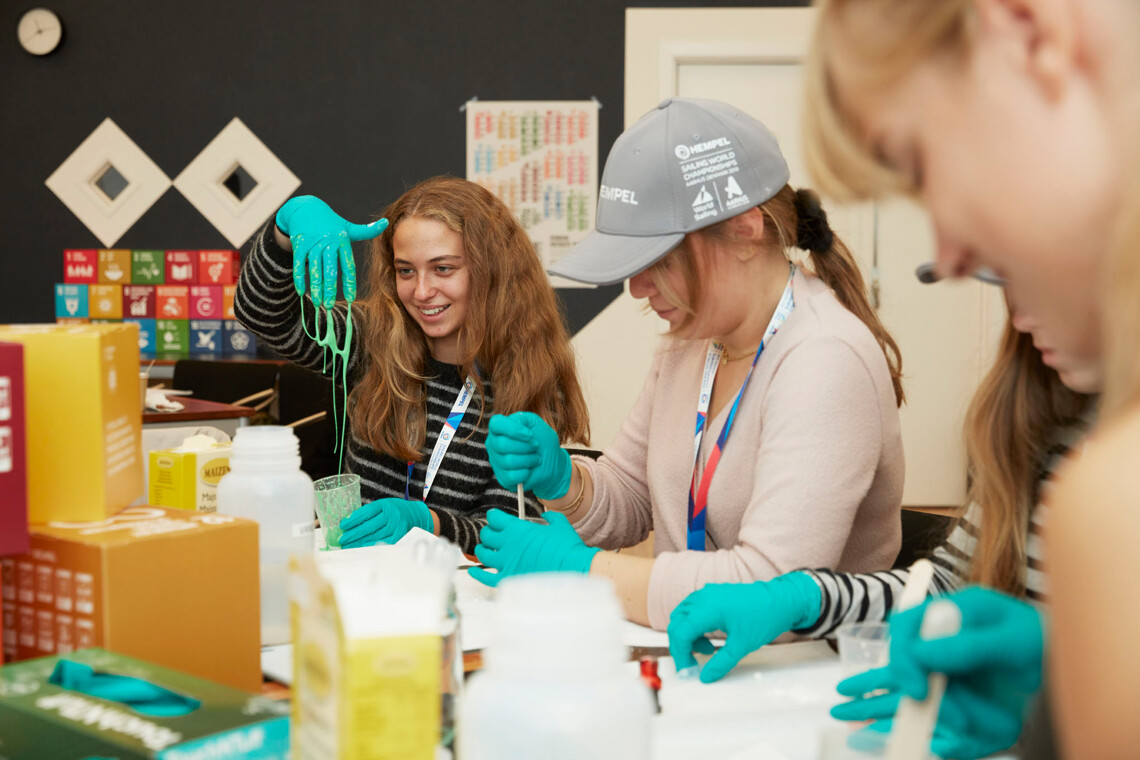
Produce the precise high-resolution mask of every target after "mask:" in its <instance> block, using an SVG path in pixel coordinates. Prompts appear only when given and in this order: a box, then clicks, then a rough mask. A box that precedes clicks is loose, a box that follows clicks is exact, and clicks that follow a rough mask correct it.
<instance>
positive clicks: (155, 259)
mask: <svg viewBox="0 0 1140 760" xmlns="http://www.w3.org/2000/svg"><path fill="white" fill-rule="evenodd" d="M131 282H133V283H134V284H136V285H161V284H163V283H164V282H166V253H165V252H164V251H131Z"/></svg>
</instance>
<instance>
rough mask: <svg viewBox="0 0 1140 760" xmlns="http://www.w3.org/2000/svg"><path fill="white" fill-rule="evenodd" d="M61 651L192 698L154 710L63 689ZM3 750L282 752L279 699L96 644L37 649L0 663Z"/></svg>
mask: <svg viewBox="0 0 1140 760" xmlns="http://www.w3.org/2000/svg"><path fill="white" fill-rule="evenodd" d="M62 659H67V660H71V661H73V662H78V663H82V664H83V665H86V666H88V667H90V668H91V669H93V670H94V671H95V672H96V673H103V674H109V675H118V676H127V677H130V678H137V679H140V680H142V681H146V682H148V683H151V684H154V685H155V686H158V687H160V688H163V689H166V690H167V691H171V692H174V693H176V694H178V695H181V696H183V697H186V698H189V699H191V700H195V701H196V702H198V705H197V707H196V708H195V709H193V710H191V711H190V712H188V713H186V714H183V715H174V716H156V715H150V714H147V713H146V712H145V711H140V710H135V709H132V708H131V707H128V706H127V705H124V704H122V703H120V702H115V701H111V700H106V699H101V698H99V697H96V696H91V695H89V694H85V693H83V692H81V691H74V690H69V689H64V688H62V687H60V686H57V685H56V684H55V683H53V682H52V681H53V680H54V679H52V673H53V671H55V669H56V667H57V665H58V663H59V661H60V660H62ZM0 685H4V686H6V687H9V688H3V689H0V725H7V726H13V727H14V726H19V730H18V731H16V730H14V731H6V732H5V736H4V749H3V752H4V756H5V757H12V758H16V757H29V758H30V757H36V758H90V757H113V758H117V760H138V759H139V758H166V759H168V760H207V759H208V760H237V759H238V758H256V759H257V760H286V759H287V758H288V757H289V717H288V715H287V711H288V706H287V705H286V704H282V703H278V702H274V701H273V700H271V699H268V698H266V697H262V696H259V695H256V694H250V693H248V692H245V691H239V690H237V689H231V688H228V687H226V686H221V685H219V684H216V683H210V682H209V681H206V680H202V679H200V678H194V677H192V676H188V675H186V674H185V673H182V672H178V669H168V668H164V667H160V666H158V665H155V664H153V663H149V662H144V661H142V660H138V659H134V658H131V657H124V656H122V655H120V654H116V653H113V652H107V651H104V650H102V649H89V650H86V651H83V652H75V653H73V654H69V655H66V657H58V656H56V657H44V658H41V659H37V660H30V661H28V662H22V663H20V664H18V665H8V666H6V667H5V668H4V669H3V670H0Z"/></svg>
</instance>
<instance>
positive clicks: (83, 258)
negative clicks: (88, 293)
mask: <svg viewBox="0 0 1140 760" xmlns="http://www.w3.org/2000/svg"><path fill="white" fill-rule="evenodd" d="M63 281H64V282H67V283H82V284H84V285H89V284H92V283H96V282H99V253H98V251H96V250H94V249H82V250H79V249H70V250H66V251H64V252H63Z"/></svg>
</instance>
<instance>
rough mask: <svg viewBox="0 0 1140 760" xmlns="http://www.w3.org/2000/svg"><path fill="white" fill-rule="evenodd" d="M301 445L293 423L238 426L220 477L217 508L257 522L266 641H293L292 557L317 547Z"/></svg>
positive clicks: (310, 484)
mask: <svg viewBox="0 0 1140 760" xmlns="http://www.w3.org/2000/svg"><path fill="white" fill-rule="evenodd" d="M299 446H300V444H299V442H298V441H297V436H296V435H295V434H294V433H293V430H292V428H287V427H280V426H277V425H254V426H249V427H241V428H238V431H237V435H236V436H235V437H234V440H233V447H232V449H231V454H230V471H229V472H228V473H226V474H225V475H224V476H222V479H221V480H220V481H219V482H218V512H220V513H222V514H227V515H234V516H236V517H246V518H249V519H251V520H256V521H257V523H258V546H259V548H260V555H261V645H262V646H268V645H270V644H284V643H286V642H288V641H289V639H290V635H289V594H288V591H287V589H286V580H287V577H288V573H289V556H290V555H291V554H304V553H311V552H312V551H313V529H312V526H313V520H314V513H313V481H312V480H310V479H309V476H308V475H306V474H305V473H304V472H302V470H301V455H300V449H299Z"/></svg>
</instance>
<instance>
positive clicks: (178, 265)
mask: <svg viewBox="0 0 1140 760" xmlns="http://www.w3.org/2000/svg"><path fill="white" fill-rule="evenodd" d="M166 282H167V284H170V285H175V284H177V285H194V284H195V283H197V282H198V252H197V251H167V252H166Z"/></svg>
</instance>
